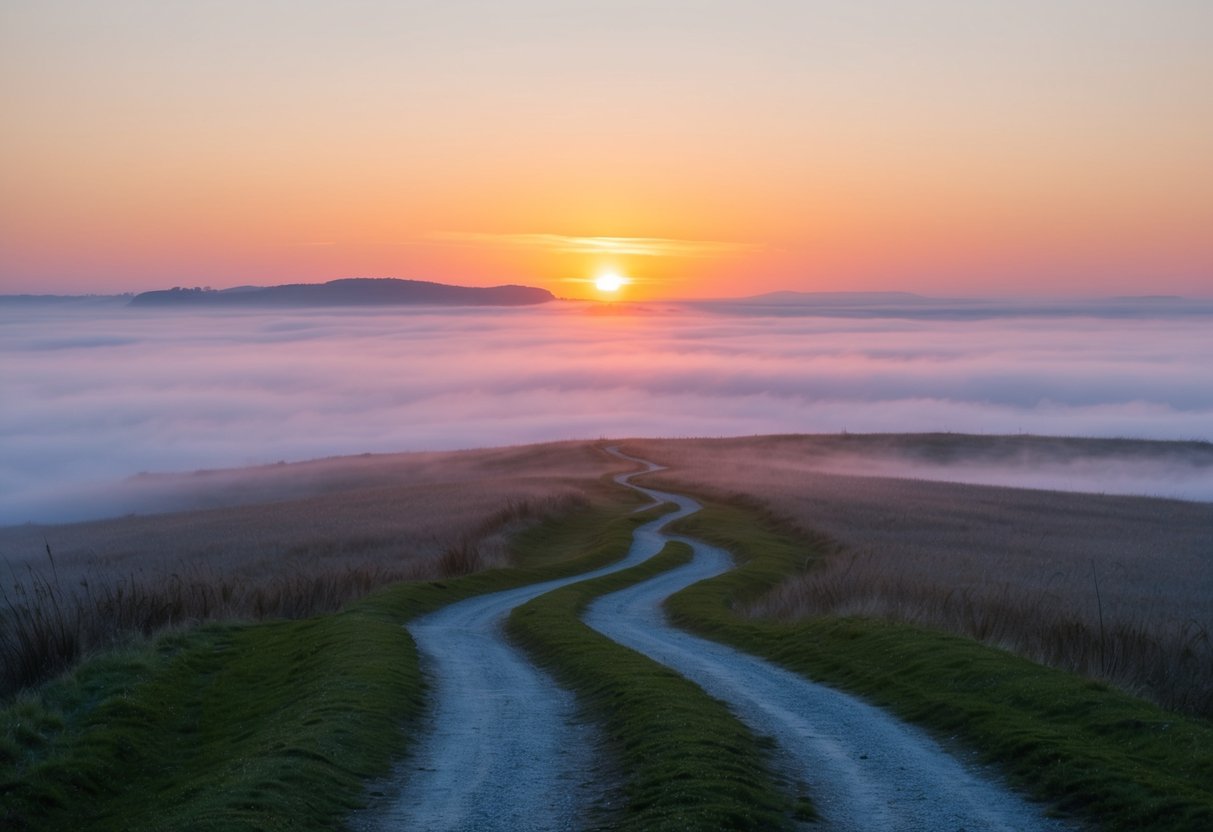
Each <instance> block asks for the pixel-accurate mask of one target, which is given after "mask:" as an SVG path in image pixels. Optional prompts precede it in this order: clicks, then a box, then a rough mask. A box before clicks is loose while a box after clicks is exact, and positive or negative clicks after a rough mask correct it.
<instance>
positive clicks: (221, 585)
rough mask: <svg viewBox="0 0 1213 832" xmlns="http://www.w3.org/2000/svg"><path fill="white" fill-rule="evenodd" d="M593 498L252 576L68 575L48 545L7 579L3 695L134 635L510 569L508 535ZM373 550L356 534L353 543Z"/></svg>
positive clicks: (545, 502)
mask: <svg viewBox="0 0 1213 832" xmlns="http://www.w3.org/2000/svg"><path fill="white" fill-rule="evenodd" d="M586 503H587V500H586V498H585V497H584V496H582V495H580V494H576V493H572V492H567V493H560V494H556V495H553V496H549V497H545V498H534V499H521V500H516V499H507V500H506V503H505V505H504V506H502V507H501V508H499V509H497V510H496V511H494V512H492V513H490V514H488V516H483V515H482V516H481V517H479V518H476V517H472V518H469V519H468V522H469V524H470V525H469V527H468V528H466V529H463V530H461V531H460V532H459V533H458V534H457V535H455V536H454V537H453V538H452V539H451V540H450V541H449V542H448V543H447V544H446V546H445V547H442V548H441V549H439V550H438V551H437V552H435V553H432V554H428V555H419V554H417V553H415V552H408V551H397V552H395V553H394V556H393V557H390V558H385V557H370V556H362V557H353V558H347V559H344V560H342V559H337V558H333V557H323V558H319V557H315V555H317V554H324V555H326V556H329V555H332V554H334V549H335V548H337V549H339V548H340V547H335V545H334V543H333V542H332V541H331V540H324V541H318V542H317V543H316V545H315V546H314V547H302V549H303V550H307V551H308V552H309V553H310V554H312V555H313V557H312V558H311V559H303V560H301V559H299V557H295V558H291V559H286V560H284V561H283V562H282V563H281V564H280V565H279V568H278V569H272V570H265V569H263V570H261V571H260V572H259V573H257V574H255V575H252V576H250V575H247V574H244V575H242V574H237V573H232V572H230V571H225V570H223V569H222V568H221V567H220V566H217V565H213V564H210V563H207V562H206V561H200V560H195V561H192V562H183V563H180V564H178V567H177V568H176V569H174V570H173V571H171V572H167V573H155V572H151V573H147V572H139V573H127V574H119V573H116V572H115V571H114V570H113V569H112V568H107V567H106V566H104V565H100V564H99V565H96V566H94V567H93V568H92V569H91V570H88V571H84V572H79V571H77V572H74V573H72V575H71V577H68V576H67V575H64V574H61V573H60V570H59V569H58V568H57V566H56V564H55V560H54V552H53V550H52V548H51V547H50V546H49V544H48V545H47V547H46V548H47V561H46V563H45V565H42V566H39V567H35V566H34V565H32V564H28V563H27V564H25V565H24V567H22V568H13V567H10V569H9V575H8V576H7V577H8V579H7V581H6V582H4V583H2V584H0V695H6V694H10V693H12V692H14V691H16V690H19V689H21V688H24V687H28V686H30V685H33V684H36V683H38V682H40V681H43V680H45V679H47V678H49V677H51V676H53V675H55V674H57V673H59V672H60V671H62V670H64V669H66V668H68V667H70V666H71V665H72V664H73V663H74V662H75V661H77V660H78V659H79V658H80V657H82V656H83V655H85V654H87V653H89V652H91V651H95V650H99V649H104V648H106V647H110V646H112V645H114V644H116V643H119V642H121V641H123V640H125V639H128V638H130V637H133V636H139V635H142V636H150V635H152V634H154V633H157V632H160V631H163V630H168V629H173V628H180V627H188V626H193V625H195V624H198V623H200V622H203V621H211V620H226V619H238V620H262V619H267V618H284V619H300V618H308V617H311V616H314V615H317V614H320V613H324V612H331V611H334V610H337V609H339V608H340V607H342V606H343V605H345V604H347V603H348V602H350V601H353V600H356V599H358V598H361V597H363V596H365V595H366V594H368V593H369V592H370V591H371V590H374V589H376V588H379V587H382V586H386V585H388V584H392V583H396V582H398V581H406V580H419V579H432V578H440V577H451V576H457V575H466V574H470V573H472V572H476V571H479V570H481V569H485V568H489V567H493V566H503V565H505V564H506V563H507V562H508V559H509V556H508V549H507V547H506V540H507V538H508V537H509V536H511V535H512V534H514V533H515V532H517V531H518V530H520V529H522V528H525V527H526V526H527V525H530V524H532V523H536V522H539V521H541V520H543V519H544V518H547V517H551V516H554V515H558V514H563V513H566V512H568V511H571V510H572V509H574V508H576V507H578V506H582V505H585V504H586ZM365 547H366V543H365V542H359V541H357V540H355V541H353V542H352V544H351V546H350V548H353V549H355V550H357V549H359V548H365ZM298 548H299V547H297V549H298ZM304 553H305V552H304V551H296V552H295V554H296V555H300V554H304Z"/></svg>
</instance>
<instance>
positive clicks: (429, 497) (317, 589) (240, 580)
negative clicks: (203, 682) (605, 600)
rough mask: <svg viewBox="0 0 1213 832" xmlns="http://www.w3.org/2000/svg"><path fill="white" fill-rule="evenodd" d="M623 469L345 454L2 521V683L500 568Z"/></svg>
mask: <svg viewBox="0 0 1213 832" xmlns="http://www.w3.org/2000/svg"><path fill="white" fill-rule="evenodd" d="M618 468H619V463H618V461H617V460H611V459H610V458H608V457H606V456H605V455H603V454H601V453H599V452H597V451H595V450H594V449H593V447H592V446H591V445H589V444H588V443H555V444H547V445H534V446H524V447H515V448H504V449H493V450H481V451H467V452H448V453H419V454H393V455H377V456H371V455H367V456H362V457H344V458H336V459H328V460H317V461H314V462H306V463H298V464H291V465H271V466H264V467H258V468H252V469H244V470H238V471H202V472H197V473H195V474H192V475H184V476H160V477H157V478H156V479H158V480H159V482H158V483H157V487H158V489H159V490H160V492H161V494H162V499H163V500H164V501H166V503H171V504H172V505H175V506H177V507H179V508H184V507H186V506H192V507H194V510H188V511H187V510H179V511H173V512H166V513H158V514H147V515H132V516H128V517H121V518H114V519H110V520H102V521H90V522H83V523H74V524H66V525H49V526H48V525H35V524H26V525H21V526H10V527H5V528H0V559H2V560H3V561H4V562H5V566H4V568H3V569H4V571H3V574H2V577H0V625H2V626H0V668H3V672H2V673H0V694H2V693H11V692H12V691H15V690H17V689H19V688H21V687H25V686H28V685H31V684H34V683H37V682H39V681H42V680H44V679H46V678H49V677H50V676H52V675H54V674H55V673H56V672H59V671H61V670H63V669H64V668H66V667H68V666H70V665H71V664H72V663H73V662H74V661H76V660H77V659H78V658H80V657H81V656H84V655H87V654H89V653H92V652H96V651H97V650H101V649H104V648H106V647H110V646H113V645H115V644H117V643H119V642H121V641H123V640H125V639H129V638H130V637H132V636H147V635H151V634H153V633H156V632H158V631H161V630H165V629H173V628H184V627H190V626H193V625H196V624H198V623H200V622H203V621H215V620H239V621H247V620H260V619H267V618H287V619H300V618H307V617H309V616H314V615H318V614H320V613H324V612H330V611H333V610H337V609H339V608H340V607H342V606H343V605H344V604H347V603H348V602H350V601H353V600H355V599H357V598H360V597H362V596H364V595H366V594H367V593H368V592H370V591H371V590H373V589H376V588H378V587H382V586H386V585H388V584H392V583H396V582H399V581H415V580H423V579H429V578H436V577H443V576H451V575H462V574H469V573H472V572H476V571H480V570H483V569H486V568H489V567H494V566H503V565H505V564H506V563H507V561H508V560H509V552H508V540H509V538H510V537H511V536H512V535H514V534H516V533H517V532H518V531H519V530H521V529H523V528H526V527H527V526H529V525H531V524H533V523H534V522H537V521H538V520H540V519H542V518H544V517H547V516H552V515H557V514H565V513H568V512H569V511H570V510H571V509H573V508H575V507H578V506H584V505H586V504H587V502H588V501H589V499H590V496H591V495H592V494H594V493H597V491H598V490H600V489H601V488H602V485H601V483H600V482H599V479H600V477H601V476H602V475H603V474H604V473H606V472H608V471H611V470H616V469H618ZM203 506H210V507H208V508H202V507H203Z"/></svg>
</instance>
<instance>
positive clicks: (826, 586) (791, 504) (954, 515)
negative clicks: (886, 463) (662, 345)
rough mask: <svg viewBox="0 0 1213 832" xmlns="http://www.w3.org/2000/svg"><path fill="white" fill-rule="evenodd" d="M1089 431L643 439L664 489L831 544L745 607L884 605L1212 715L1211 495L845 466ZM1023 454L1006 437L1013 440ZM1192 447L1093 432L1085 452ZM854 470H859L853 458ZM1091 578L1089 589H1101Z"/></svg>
mask: <svg viewBox="0 0 1213 832" xmlns="http://www.w3.org/2000/svg"><path fill="white" fill-rule="evenodd" d="M1085 443H1086V440H1065V439H1062V440H1052V439H1050V440H1039V439H1035V438H1032V437H1023V438H1018V437H1001V438H999V437H991V438H981V437H952V438H950V439H949V438H948V437H940V436H933V437H913V436H907V437H888V436H886V437H871V438H867V437H755V438H749V439H722V440H668V441H667V440H635V441H629V442H628V443H626V448H627V450H629V451H630V452H632V453H635V454H638V455H640V456H644V457H647V458H650V459H654V460H657V461H660V462H662V463H664V464H666V465H669V466H670V467H671V470H670V471H669V472H666V473H662V474H660V475H658V478H657V479H656V480H655V481H656V482H660V483H664V484H666V485H668V486H670V487H671V488H687V489H691V490H697V491H699V492H700V493H705V494H707V495H710V496H713V497H717V498H722V499H737V498H741V499H744V500H747V501H750V502H754V503H757V504H759V505H761V506H762V507H764V508H766V509H769V510H770V511H771V512H773V513H774V514H776V515H777V516H779V517H781V518H783V519H785V520H786V521H787V522H789V523H790V524H792V525H793V526H795V527H797V528H798V529H800V530H801V531H804V532H809V533H816V534H824V535H826V536H828V538H830V539H831V540H832V541H834V543H835V544H836V547H837V550H836V551H835V553H834V555H833V556H832V557H830V558H829V559H827V562H826V563H825V564H823V565H821V566H820V567H819V568H816V569H813V570H810V571H809V572H808V573H806V574H805V575H804V576H802V577H799V578H796V579H794V580H791V581H789V582H788V583H786V584H784V585H783V586H781V587H780V588H779V589H778V590H776V591H775V592H774V593H772V594H771V595H769V596H768V597H766V598H764V599H762V600H761V601H760V602H759V603H757V604H755V605H754V607H753V609H752V612H753V614H755V615H764V616H775V617H783V618H797V617H807V616H815V615H827V614H828V615H859V616H880V617H887V618H891V619H894V620H900V621H906V622H911V623H915V624H919V625H923V626H928V627H935V628H941V629H945V630H948V631H952V632H957V633H960V634H962V635H966V636H970V637H974V638H978V639H981V640H983V641H986V642H988V643H992V644H995V645H998V646H1001V647H1004V648H1007V649H1010V650H1014V651H1016V652H1019V653H1022V654H1025V655H1027V656H1029V657H1031V658H1033V659H1036V660H1038V661H1042V662H1045V663H1048V664H1052V665H1055V666H1060V667H1063V668H1066V669H1069V670H1074V671H1077V672H1081V673H1085V674H1088V675H1091V676H1093V677H1096V678H1102V679H1106V680H1109V681H1112V682H1114V683H1116V684H1118V685H1120V686H1122V687H1124V688H1126V689H1129V690H1131V691H1133V692H1136V693H1138V694H1141V695H1145V696H1147V697H1149V698H1152V699H1154V700H1156V701H1158V702H1160V703H1161V704H1163V705H1166V706H1168V707H1173V708H1178V709H1183V710H1187V711H1190V712H1194V713H1200V714H1203V715H1206V716H1209V715H1213V643H1211V641H1210V639H1211V637H1213V504H1208V503H1195V502H1183V501H1176V500H1158V499H1150V498H1142V497H1116V496H1102V495H1092V494H1075V493H1063V492H1053V491H1034V490H1026V489H1011V488H995V487H986V486H975V485H959V484H953V483H946V482H927V481H921V480H905V479H890V478H880V477H860V476H847V475H842V474H838V473H826V472H823V471H822V470H821V468H822V467H826V468H829V469H830V470H832V471H837V470H840V467H841V465H842V464H843V460H844V458H843V457H840V456H839V455H838V453H837V449H838V447H839V445H845V446H846V449H847V453H848V454H850V455H852V456H851V458H852V460H855V461H856V462H857V463H860V462H862V459H861V458H862V457H863V456H864V455H865V453H866V454H867V455H868V456H869V460H868V461H869V462H871V461H873V460H877V461H878V458H880V457H884V458H887V457H888V456H890V455H891V454H896V455H899V456H902V457H905V456H907V455H908V456H914V455H918V456H926V457H932V458H935V459H939V458H951V459H961V458H965V457H966V456H970V455H978V456H982V457H985V458H987V459H988V458H991V457H998V456H1000V455H1001V456H1016V457H1017V458H1018V457H1021V456H1022V454H1023V453H1041V454H1045V455H1047V454H1048V453H1050V451H1049V448H1050V447H1051V448H1053V449H1054V450H1056V451H1057V452H1059V453H1062V454H1065V455H1067V456H1069V457H1070V458H1082V457H1083V455H1084V446H1085ZM1017 444H1018V445H1019V446H1020V447H1018V448H1016V447H1015V446H1016V445H1017ZM1185 445H1190V446H1191V448H1189V450H1193V451H1194V452H1195V453H1198V454H1199V453H1208V446H1207V445H1203V444H1202V443H1140V442H1128V443H1123V448H1119V447H1118V446H1117V443H1116V442H1114V441H1108V440H1098V441H1091V446H1090V448H1089V449H1087V450H1089V451H1090V453H1089V454H1088V456H1092V457H1100V456H1103V457H1107V458H1115V457H1117V456H1118V455H1119V456H1122V457H1123V456H1124V455H1126V454H1127V455H1138V457H1139V458H1140V457H1141V455H1149V454H1150V453H1152V452H1153V453H1154V454H1155V455H1159V456H1170V455H1172V454H1176V453H1178V454H1182V453H1183V452H1184V450H1185ZM861 470H862V467H861ZM1097 583H1098V592H1097V589H1096V584H1097Z"/></svg>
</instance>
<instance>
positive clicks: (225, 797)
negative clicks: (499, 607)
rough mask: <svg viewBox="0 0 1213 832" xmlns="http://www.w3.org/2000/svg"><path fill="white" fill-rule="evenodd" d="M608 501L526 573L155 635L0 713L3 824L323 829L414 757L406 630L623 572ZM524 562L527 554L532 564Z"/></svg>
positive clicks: (560, 532)
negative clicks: (518, 592)
mask: <svg viewBox="0 0 1213 832" xmlns="http://www.w3.org/2000/svg"><path fill="white" fill-rule="evenodd" d="M635 505H636V503H635V502H634V501H633V498H632V497H631V496H630V495H627V494H622V493H620V495H619V496H617V497H616V498H615V500H614V502H604V503H602V504H599V505H596V506H595V507H593V508H587V509H581V510H578V511H577V512H576V513H575V514H573V515H571V516H566V517H563V518H559V519H549V520H547V521H545V522H543V523H541V524H540V525H538V526H536V527H534V528H532V529H530V530H529V531H527V532H525V533H524V534H523V535H522V536H521V538H520V540H519V545H518V546H517V551H518V555H519V563H520V566H518V567H515V568H510V569H499V570H492V571H488V572H481V573H477V574H474V575H469V576H466V577H462V578H455V579H451V580H445V581H435V582H428V583H419V584H418V583H414V584H399V585H396V586H393V587H389V588H387V589H385V590H383V591H380V592H378V593H376V594H375V595H373V596H371V597H369V598H367V599H365V600H363V601H361V602H359V603H357V604H355V605H353V606H351V607H349V608H348V609H346V610H345V611H343V612H340V613H337V614H333V615H325V616H320V617H316V618H312V619H308V620H303V621H278V622H271V623H263V624H255V625H244V626H234V625H228V626H219V625H212V626H209V627H206V628H202V629H198V630H195V631H192V632H189V633H182V634H174V635H169V636H164V637H161V638H160V639H158V640H156V641H154V642H151V643H148V644H146V645H144V646H142V647H140V648H130V649H126V650H124V651H122V652H120V653H112V654H108V655H105V656H102V657H99V658H95V659H93V660H90V661H87V662H85V663H84V664H82V665H81V666H80V667H79V668H77V669H76V671H74V672H73V673H71V674H70V675H68V676H65V677H61V678H60V679H58V680H56V681H54V682H52V683H49V684H47V685H45V686H43V687H42V688H40V689H38V690H37V691H32V692H27V693H25V694H22V695H21V696H20V697H19V698H17V699H16V700H14V701H11V702H10V703H9V704H8V705H6V706H5V707H4V709H3V710H2V711H0V826H3V827H4V828H5V829H13V830H27V829H28V830H32V829H63V828H73V827H76V828H87V829H99V830H108V829H114V830H119V829H121V830H160V829H163V830H169V829H172V830H216V831H217V830H225V832H226V830H249V831H250V832H251V831H252V830H273V829H292V830H312V829H314V830H322V829H325V830H327V829H332V828H334V827H335V826H337V825H338V824H339V823H340V819H341V818H342V817H343V816H344V815H345V814H346V813H347V812H348V811H349V809H350V808H351V807H353V806H355V805H357V804H358V803H359V802H360V800H361V798H362V790H363V788H364V781H365V780H366V779H367V778H370V777H374V776H377V775H382V774H385V773H386V772H387V770H388V768H389V766H390V762H391V759H392V757H393V756H394V755H398V754H399V753H400V752H401V751H402V750H404V749H406V748H407V746H408V742H409V737H410V735H411V733H412V731H413V729H414V726H415V724H416V720H417V718H418V716H419V715H420V713H421V712H422V709H423V706H424V697H425V691H424V685H423V682H422V677H421V673H420V669H419V666H418V660H417V653H416V649H415V646H414V644H413V642H412V639H411V638H410V637H409V635H408V633H407V632H406V631H405V630H404V629H403V628H402V627H401V626H400V625H401V624H402V623H403V622H405V621H407V620H409V619H410V618H413V617H415V616H418V615H422V614H424V613H426V612H429V611H432V610H434V609H437V608H438V607H440V606H443V605H444V604H448V603H452V602H454V601H458V600H460V599H463V598H467V597H471V596H473V595H477V594H481V593H486V592H493V591H496V590H500V589H506V588H510V587H514V586H521V585H524V584H528V583H532V582H535V581H540V580H546V579H550V578H554V577H560V576H563V575H567V574H573V573H576V572H580V571H584V570H586V569H591V568H594V567H596V566H600V565H603V564H605V563H608V562H610V561H612V560H615V559H617V558H619V557H621V556H622V555H623V554H624V552H626V550H627V546H628V543H629V542H630V539H631V530H632V529H633V528H634V527H635V525H637V524H639V523H640V522H642V521H643V518H642V517H641V516H639V515H637V516H632V515H629V514H628V512H629V511H631V509H633V508H634V507H635ZM528 552H531V553H533V556H532V557H528V556H527V555H528Z"/></svg>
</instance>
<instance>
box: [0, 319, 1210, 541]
mask: <svg viewBox="0 0 1213 832" xmlns="http://www.w3.org/2000/svg"><path fill="white" fill-rule="evenodd" d="M1211 324H1213V309H1211V308H1210V307H1209V305H1208V304H1205V305H1204V306H1203V307H1201V306H1200V305H1199V304H1197V305H1195V306H1194V305H1191V304H1174V303H1171V304H1168V303H1162V304H1158V303H1154V304H1151V303H1144V304H1136V305H1130V306H1126V305H1125V304H1123V303H1111V304H1104V305H1102V306H1098V307H1094V306H1093V307H1090V308H1084V307H1081V306H1074V305H1072V306H1069V307H1065V308H1063V309H1060V310H1058V309H1045V308H1043V307H1033V306H1026V307H1025V306H1024V305H1022V304H1021V305H1018V306H1016V307H1013V308H1012V307H998V306H995V305H991V304H986V305H982V306H981V307H980V308H979V309H977V310H976V311H974V308H973V307H972V305H971V304H970V305H969V306H965V307H963V308H962V307H961V306H959V305H957V306H955V307H954V308H953V307H948V306H947V305H946V304H944V305H938V304H937V305H936V306H935V307H932V308H931V310H928V311H924V310H922V309H918V310H917V311H914V310H907V309H904V308H898V307H896V306H893V307H887V306H885V307H867V308H865V309H863V310H862V311H861V312H856V313H854V314H848V313H847V312H846V311H845V310H842V311H840V310H839V309H832V310H829V311H828V312H825V313H823V311H822V310H820V309H813V308H809V307H804V308H797V307H795V306H787V305H783V306H779V307H778V308H775V309H771V310H766V311H764V310H763V309H762V308H755V307H754V306H753V305H748V306H746V305H733V304H673V303H651V304H645V305H635V306H633V305H619V306H609V305H596V304H581V303H570V302H559V303H553V304H547V305H544V306H541V307H534V308H525V309H483V308H476V309H467V308H449V309H436V308H411V309H393V310H391V311H370V310H365V309H349V310H327V311H296V310H292V311H281V312H267V311H256V312H251V311H249V312H246V311H227V312H175V311H159V310H158V311H145V310H137V309H131V308H128V307H125V306H122V305H119V304H103V303H72V304H64V303H57V304H36V303H23V304H13V303H7V304H0V390H2V398H0V523H19V522H25V521H30V520H33V521H62V520H74V519H84V518H88V517H97V516H105V515H108V514H114V513H125V512H129V511H139V510H147V509H149V508H154V507H155V504H154V503H153V502H149V499H150V498H152V497H154V496H155V495H156V493H157V492H159V491H161V490H163V488H164V483H163V482H162V481H160V480H159V479H156V480H150V481H149V478H135V479H130V478H131V477H132V476H133V475H136V474H138V473H139V472H170V471H184V472H188V471H192V470H195V469H202V468H208V469H210V468H220V467H232V466H246V465H254V464H263V463H273V462H277V461H281V460H285V461H295V460H303V459H311V458H316V457H324V456H332V455H344V454H359V453H365V452H372V453H379V452H395V451H411V450H444V449H456V448H468V447H484V446H491V445H502V444H515V443H525V442H534V441H544V440H553V439H571V438H590V439H593V438H598V437H626V436H673V437H676V436H726V435H748V434H765V433H831V432H842V431H847V432H851V433H865V432H907V431H909V432H918V431H951V432H972V433H987V434H1015V433H1021V432H1022V433H1034V434H1050V435H1081V436H1101V437H1135V438H1151V439H1185V440H1186V439H1198V440H1209V439H1213V369H1211V368H1213V338H1210V337H1209V332H1210V331H1213V326H1211ZM864 465H867V469H866V470H859V469H860V468H863V466H864ZM847 466H848V467H854V468H855V469H856V471H857V472H861V473H872V474H892V475H898V476H919V477H925V478H932V479H957V480H963V481H971V482H985V483H993V484H1010V485H1020V486H1036V487H1048V488H1060V489H1072V490H1091V491H1103V492H1115V493H1141V494H1151V495H1157V496H1175V497H1181V498H1186V499H1203V500H1213V466H1211V465H1209V464H1208V462H1207V460H1206V461H1205V462H1204V464H1189V463H1187V462H1184V461H1181V460H1179V461H1177V460H1141V459H1138V460H1110V461H1109V460H1104V461H1081V460H1079V461H1069V462H1065V461H1059V462H1058V464H1056V465H1051V466H1050V465H1043V464H1041V463H1040V461H1039V460H1033V461H1031V464H1030V465H1029V464H1023V465H1017V464H1016V462H1015V461H1014V460H1003V461H1000V462H999V463H998V464H996V465H990V464H985V463H982V464H973V465H965V464H963V463H962V464H959V465H932V464H915V463H913V462H907V461H905V460H901V461H895V462H891V461H879V460H877V461H870V462H868V463H864V462H862V461H854V462H853V463H851V462H848V463H847Z"/></svg>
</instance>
